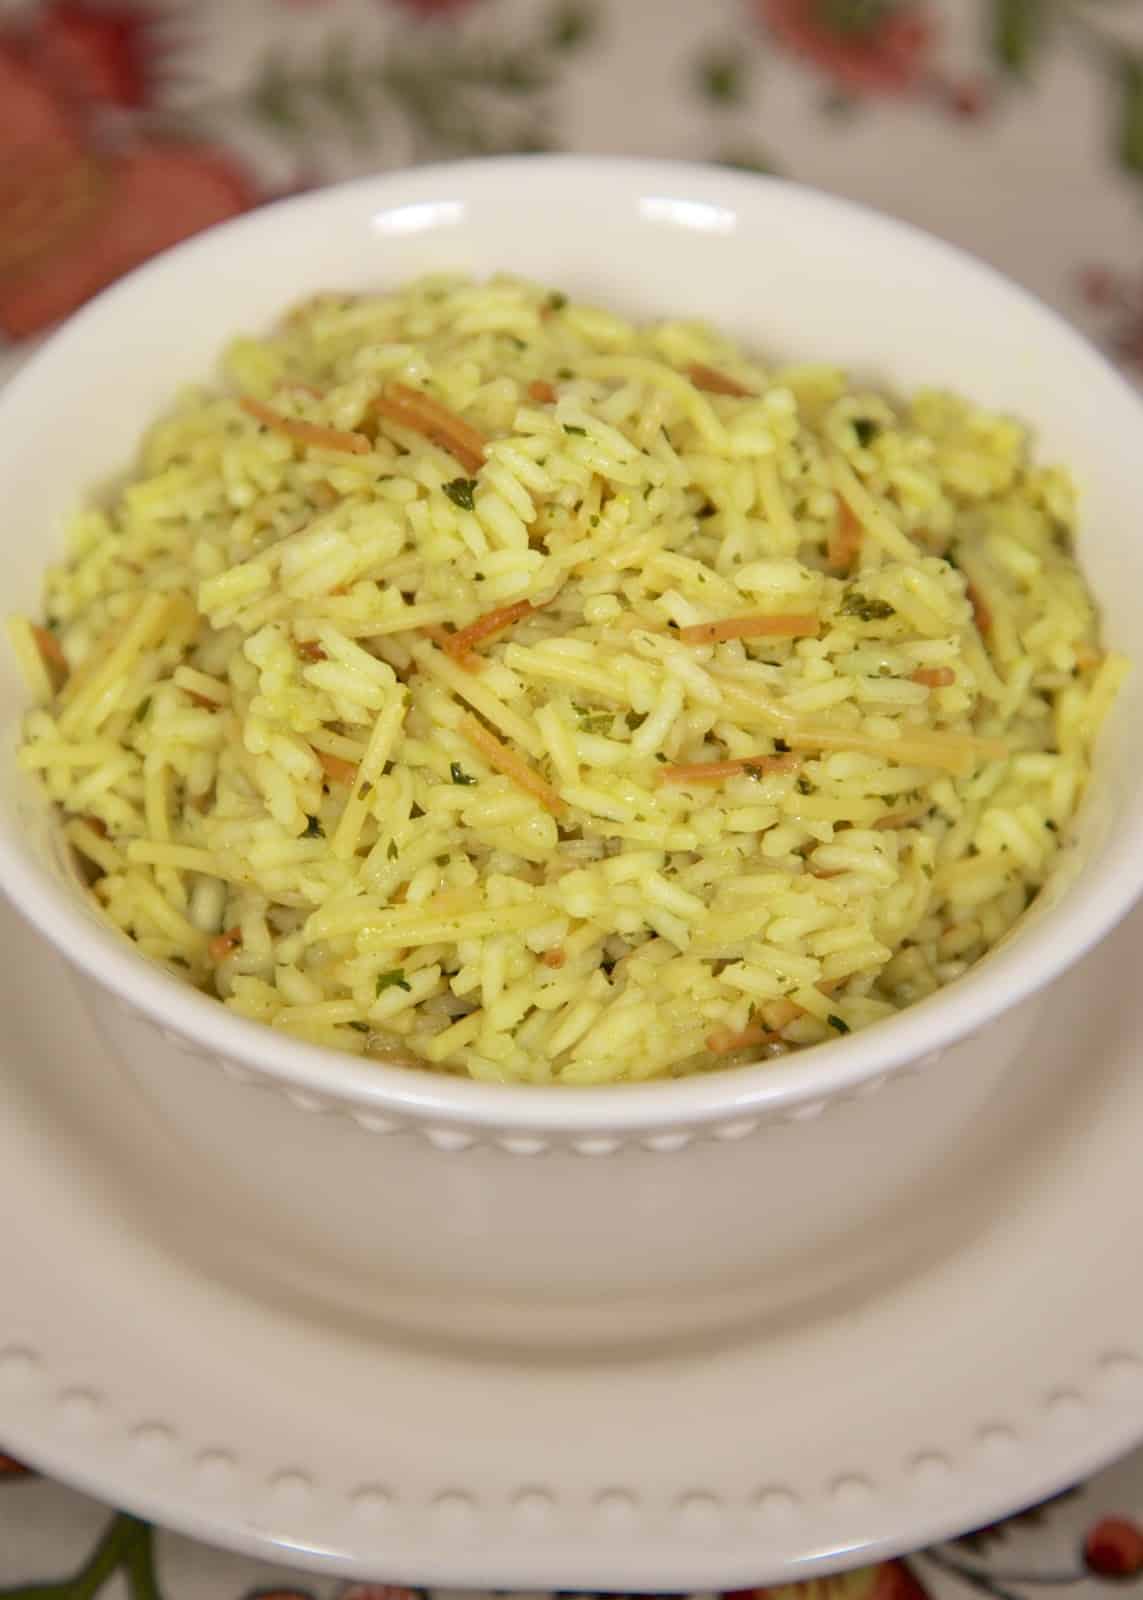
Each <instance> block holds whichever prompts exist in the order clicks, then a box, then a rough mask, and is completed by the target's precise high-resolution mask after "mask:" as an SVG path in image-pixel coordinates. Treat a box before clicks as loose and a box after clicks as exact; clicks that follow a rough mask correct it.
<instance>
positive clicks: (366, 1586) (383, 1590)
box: [337, 1583, 425, 1600]
mask: <svg viewBox="0 0 1143 1600" xmlns="http://www.w3.org/2000/svg"><path fill="white" fill-rule="evenodd" d="M337 1600H425V1591H424V1590H423V1589H402V1588H400V1587H395V1586H394V1585H393V1584H389V1583H347V1584H346V1586H345V1588H344V1589H341V1590H339V1591H338V1595H337Z"/></svg>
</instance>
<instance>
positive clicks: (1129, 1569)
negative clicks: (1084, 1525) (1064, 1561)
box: [1083, 1517, 1143, 1578]
mask: <svg viewBox="0 0 1143 1600" xmlns="http://www.w3.org/2000/svg"><path fill="white" fill-rule="evenodd" d="M1083 1559H1084V1565H1085V1566H1086V1567H1087V1569H1088V1571H1089V1572H1094V1573H1095V1574H1096V1576H1097V1577H1100V1578H1137V1577H1138V1576H1139V1575H1140V1573H1143V1532H1141V1531H1140V1530H1139V1528H1137V1527H1136V1525H1135V1523H1133V1522H1128V1520H1127V1519H1126V1517H1104V1519H1103V1521H1102V1522H1097V1523H1096V1525H1095V1527H1094V1528H1091V1529H1090V1530H1089V1531H1088V1534H1087V1537H1086V1538H1085V1539H1084V1542H1083Z"/></svg>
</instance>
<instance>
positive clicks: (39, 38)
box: [35, 0, 151, 106]
mask: <svg viewBox="0 0 1143 1600" xmlns="http://www.w3.org/2000/svg"><path fill="white" fill-rule="evenodd" d="M150 23H151V18H150V17H149V16H148V14H147V12H146V10H145V9H140V7H139V6H122V5H121V6H114V7H109V6H104V5H100V6H94V5H91V4H85V3H84V0H54V3H52V4H49V5H47V6H45V7H44V8H43V10H42V11H41V12H40V13H38V15H37V28H36V40H35V42H36V46H37V53H38V55H39V57H40V59H41V61H42V63H43V65H44V66H45V68H46V69H47V70H48V71H49V72H50V73H51V74H52V76H53V77H54V78H55V80H56V82H57V84H58V85H59V87H60V89H61V91H63V92H67V91H68V90H70V91H72V92H74V93H76V94H78V95H80V96H82V97H83V98H84V99H87V100H89V101H96V102H102V103H104V104H108V105H117V106H142V105H145V104H146V102H147V99H148V88H149V79H150V55H151V50H150V43H149V39H148V33H149V28H150Z"/></svg>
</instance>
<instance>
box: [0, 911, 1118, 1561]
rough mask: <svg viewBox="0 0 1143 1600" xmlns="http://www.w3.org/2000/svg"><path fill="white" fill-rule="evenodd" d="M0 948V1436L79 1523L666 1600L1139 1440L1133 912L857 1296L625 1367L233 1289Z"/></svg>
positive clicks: (129, 1117)
mask: <svg viewBox="0 0 1143 1600" xmlns="http://www.w3.org/2000/svg"><path fill="white" fill-rule="evenodd" d="M0 941H2V943H3V948H4V949H5V952H6V957H7V959H6V961H5V962H4V963H3V971H2V975H0V1015H3V1017H4V1020H5V1026H4V1037H3V1041H2V1043H0V1081H2V1082H3V1084H4V1110H3V1115H2V1117H0V1209H2V1213H3V1215H4V1217H5V1218H6V1219H7V1221H6V1225H5V1227H4V1228H3V1229H0V1284H2V1285H3V1289H2V1291H0V1435H2V1436H3V1439H4V1443H5V1445H6V1447H7V1448H9V1449H11V1450H13V1451H15V1452H16V1453H17V1454H20V1455H23V1456H25V1457H26V1458H28V1459H29V1460H31V1461H32V1462H34V1463H36V1464H38V1465H40V1466H42V1467H43V1468H45V1469H46V1470H48V1471H50V1472H52V1473H54V1474H56V1475H57V1476H59V1477H62V1478H65V1479H67V1480H70V1481H71V1482H73V1483H75V1484H77V1485H79V1486H81V1487H83V1488H85V1489H87V1490H89V1491H90V1492H92V1493H95V1494H97V1495H99V1496H101V1497H103V1498H105V1499H108V1500H113V1501H115V1502H117V1503H119V1504H121V1505H124V1506H126V1507H128V1508H130V1509H132V1510H135V1511H138V1512H140V1513H142V1514H145V1515H147V1516H150V1517H152V1518H154V1519H155V1520H157V1521H159V1522H162V1523H166V1524H169V1525H172V1526H174V1527H177V1528H180V1529H182V1530H184V1531H186V1532H188V1533H192V1534H194V1535H197V1536H198V1537H200V1538H203V1539H206V1540H211V1541H214V1542H216V1543H218V1544H222V1545H228V1546H232V1547H235V1548H241V1549H244V1550H247V1551H252V1552H258V1553H262V1554H273V1555H275V1556H277V1557H278V1558H280V1559H287V1560H289V1561H292V1562H295V1563H299V1564H302V1565H309V1566H313V1567H322V1568H325V1569H327V1570H330V1571H333V1570H336V1571H344V1572H349V1573H356V1574H367V1573H373V1574H377V1573H384V1574H385V1575H386V1577H387V1578H388V1579H389V1580H391V1581H397V1580H402V1581H414V1582H422V1583H437V1584H461V1583H463V1584H474V1585H475V1584H479V1585H482V1586H489V1587H492V1586H521V1587H532V1586H534V1587H539V1586H543V1587H549V1588H550V1587H558V1588H564V1589H568V1588H605V1587H609V1588H617V1589H626V1590H631V1589H637V1588H640V1587H651V1588H669V1589H674V1590H679V1589H684V1588H698V1587H705V1586H711V1587H729V1586H734V1585H741V1584H745V1583H749V1584H752V1585H754V1584H759V1583H762V1582H770V1581H774V1580H777V1579H780V1578H789V1577H791V1576H793V1575H797V1576H801V1577H804V1576H807V1575H808V1574H809V1573H810V1572H811V1571H818V1572H820V1571H825V1570H828V1569H830V1568H833V1567H837V1566H843V1565H847V1564H852V1563H853V1562H854V1561H856V1560H859V1559H864V1558H867V1557H872V1556H874V1555H880V1554H884V1553H888V1552H891V1551H896V1550H899V1549H902V1548H907V1547H915V1546H919V1545H921V1544H924V1543H927V1542H929V1541H931V1540H933V1539H935V1538H937V1537H940V1536H942V1535H945V1534H947V1533H950V1532H953V1531H957V1530H960V1529H963V1528H966V1527H968V1526H970V1525H972V1524H975V1523H979V1522H982V1521H985V1520H988V1519H991V1518H992V1517H994V1516H996V1515H998V1514H1000V1513H1002V1512H1004V1511H1007V1510H1010V1509H1012V1508H1013V1507H1015V1506H1017V1505H1018V1504H1021V1503H1024V1502H1027V1501H1030V1500H1032V1499H1034V1498H1036V1497H1039V1496H1041V1495H1044V1494H1046V1493H1049V1492H1051V1491H1053V1490H1055V1489H1057V1488H1059V1487H1061V1486H1063V1485H1064V1484H1065V1483H1066V1482H1068V1481H1070V1480H1072V1479H1075V1478H1078V1477H1080V1476H1082V1475H1084V1474H1086V1473H1088V1472H1090V1471H1092V1470H1094V1469H1095V1468H1096V1467H1097V1466H1098V1465H1100V1464H1102V1463H1103V1462H1104V1461H1106V1460H1107V1459H1110V1458H1111V1457H1112V1456H1114V1455H1115V1454H1116V1453H1118V1452H1120V1451H1123V1450H1125V1449H1127V1448H1128V1447H1129V1446H1130V1445H1132V1444H1133V1443H1134V1442H1135V1441H1136V1440H1138V1439H1139V1438H1140V1437H1143V1275H1141V1274H1139V1273H1138V1272H1137V1271H1136V1270H1135V1268H1134V1262H1135V1247H1136V1244H1137V1241H1138V1239H1139V1238H1140V1236H1141V1235H1143V1183H1141V1182H1140V1179H1139V1150H1138V1129H1139V1128H1140V1127H1141V1126H1143V1074H1140V1073H1139V1072H1138V1071H1137V1070H1136V1067H1137V1055H1138V1051H1137V1048H1136V1045H1135V1037H1136V1032H1137V1029H1138V1027H1139V1024H1140V1021H1141V1020H1143V985H1140V984H1139V983H1138V979H1137V974H1138V970H1139V958H1140V955H1141V954H1143V913H1137V914H1136V915H1135V917H1134V918H1133V920H1132V921H1131V922H1130V923H1129V924H1127V925H1126V927H1125V928H1124V929H1123V930H1121V931H1120V933H1118V934H1117V935H1115V936H1114V937H1113V939H1112V940H1111V941H1110V942H1109V944H1107V945H1105V946H1104V948H1103V950H1102V951H1101V952H1100V953H1098V954H1097V956H1096V957H1095V958H1094V959H1093V960H1092V961H1089V962H1088V964H1087V965H1086V966H1085V967H1083V968H1081V969H1080V970H1078V971H1077V972H1075V973H1074V974H1072V975H1071V976H1070V977H1068V978H1067V979H1066V980H1065V981H1064V982H1062V983H1061V984H1060V985H1059V986H1058V987H1057V989H1056V991H1055V993H1054V995H1053V997H1052V1000H1051V1003H1050V1006H1049V1010H1048V1013H1047V1016H1046V1018H1045V1020H1044V1021H1043V1023H1042V1024H1041V1026H1040V1027H1039V1030H1038V1031H1037V1033H1036V1034H1035V1035H1034V1039H1033V1046H1032V1048H1031V1049H1030V1050H1029V1051H1028V1054H1027V1058H1026V1060H1025V1063H1024V1065H1023V1067H1022V1068H1021V1070H1020V1074H1019V1075H1018V1081H1017V1080H1014V1081H1013V1082H1012V1084H1011V1086H1010V1089H1009V1090H1007V1091H1005V1093H1004V1095H1003V1097H1002V1100H1001V1101H1000V1102H999V1103H997V1104H996V1106H995V1108H994V1110H993V1112H992V1114H990V1115H989V1117H988V1118H987V1120H986V1122H985V1123H983V1124H982V1125H981V1127H980V1128H979V1129H978V1130H977V1133H976V1134H974V1136H973V1139H972V1141H971V1147H970V1148H966V1149H964V1150H963V1152H962V1156H961V1157H960V1158H959V1159H958V1162H957V1166H956V1169H955V1170H952V1169H949V1170H947V1171H945V1172H944V1173H942V1174H940V1175H938V1176H935V1178H934V1185H933V1188H932V1191H931V1192H930V1193H928V1194H926V1195H925V1196H923V1197H915V1198H914V1199H913V1201H912V1202H911V1204H910V1205H909V1207H908V1208H907V1211H905V1212H903V1213H902V1214H901V1215H900V1216H898V1217H896V1218H893V1219H888V1220H887V1221H886V1222H885V1224H884V1225H883V1226H884V1227H887V1228H893V1229H895V1230H897V1233H898V1234H899V1240H898V1243H899V1245H900V1249H899V1250H898V1252H897V1257H898V1265H897V1267H896V1268H895V1269H894V1271H893V1273H892V1274H891V1275H890V1276H889V1277H888V1278H886V1279H885V1280H884V1281H882V1282H881V1283H880V1284H879V1285H878V1286H877V1288H876V1290H875V1292H874V1291H870V1290H867V1291H866V1292H865V1293H864V1295H862V1296H858V1295H857V1294H856V1293H855V1292H854V1291H852V1290H848V1291H845V1292H844V1293H842V1294H834V1295H833V1296H832V1297H826V1298H823V1299H821V1300H820V1301H818V1302H817V1303H813V1302H811V1303H809V1304H805V1303H804V1302H803V1309H802V1310H801V1311H800V1312H799V1313H798V1314H797V1315H793V1314H791V1313H789V1312H788V1311H787V1312H786V1313H784V1314H783V1317H782V1318H778V1317H775V1318H773V1319H771V1321H770V1322H769V1323H768V1324H764V1325H761V1326H755V1327H754V1328H752V1329H751V1330H750V1331H749V1332H748V1333H746V1334H744V1335H743V1336H742V1337H741V1338H739V1339H738V1340H737V1341H736V1342H735V1343H733V1344H724V1345H721V1346H718V1347H715V1346H713V1345H709V1344H704V1345H691V1346H689V1347H672V1348H670V1349H669V1352H668V1353H667V1354H665V1355H664V1354H662V1353H661V1351H660V1353H659V1354H658V1355H656V1357H655V1358H654V1359H646V1360H637V1359H634V1358H632V1357H631V1356H629V1355H628V1356H626V1357H624V1358H622V1359H620V1358H618V1357H614V1356H613V1357H608V1356H607V1355H606V1354H605V1353H602V1352H601V1353H600V1354H599V1356H598V1358H597V1359H594V1360H589V1359H581V1360H576V1361H573V1360H562V1359H561V1360H559V1361H556V1360H554V1359H553V1358H552V1357H551V1356H548V1357H547V1358H543V1359H541V1357H540V1356H539V1355H538V1354H536V1353H530V1352H528V1351H527V1350H522V1351H521V1352H519V1353H518V1355H517V1356H516V1357H514V1358H513V1359H511V1360H509V1359H506V1358H504V1357H501V1358H499V1359H493V1358H491V1357H488V1356H483V1357H482V1356H480V1355H478V1354H476V1353H474V1352H472V1351H471V1350H466V1349H465V1347H464V1344H463V1339H462V1338H461V1337H458V1338H456V1339H454V1340H453V1341H452V1343H451V1346H450V1344H449V1342H448V1341H447V1340H445V1341H442V1344H441V1346H440V1347H439V1348H432V1349H426V1348H419V1349H418V1348H412V1347H411V1346H410V1345H409V1344H408V1343H402V1342H400V1341H399V1340H398V1339H396V1338H394V1337H389V1338H387V1337H386V1336H385V1334H384V1332H383V1330H381V1329H380V1328H379V1327H378V1326H377V1325H376V1324H371V1323H368V1322H364V1321H358V1322H351V1321H350V1319H349V1318H348V1316H346V1315H344V1314H342V1315H340V1316H339V1315H335V1314H334V1313H332V1312H329V1311H328V1310H327V1311H324V1312H323V1311H322V1310H321V1308H320V1307H319V1306H317V1305H316V1304H308V1305H303V1304H301V1303H300V1302H295V1303H291V1302H290V1299H289V1296H288V1295H287V1293H286V1291H284V1290H283V1291H281V1292H280V1293H279V1295H278V1296H277V1297H276V1298H275V1297H274V1296H273V1295H272V1294H271V1293H270V1292H269V1291H266V1290H264V1289H263V1290H259V1291H258V1292H255V1291H254V1290H252V1289H250V1288H244V1287H243V1285H241V1284H239V1283H235V1282H234V1281H233V1273H232V1274H231V1279H230V1281H228V1280H227V1276H226V1267H225V1250H224V1239H223V1238H222V1237H220V1230H221V1224H220V1222H219V1219H218V1218H217V1217H215V1216H213V1215H212V1211H211V1205H210V1196H209V1195H208V1194H206V1193H204V1195H203V1203H202V1210H201V1213H199V1214H197V1215H195V1216H193V1217H187V1216H185V1215H182V1216H172V1215H170V1214H169V1212H168V1211H167V1210H166V1209H165V1207H164V1203H163V1182H162V1180H163V1172H164V1169H165V1165H166V1163H167V1162H168V1161H169V1160H171V1159H174V1155H173V1152H172V1151H170V1150H169V1149H168V1148H167V1147H166V1145H165V1143H164V1140H163V1137H162V1135H161V1133H160V1132H159V1131H158V1130H157V1129H156V1128H155V1126H154V1125H153V1124H152V1123H151V1121H150V1119H149V1116H148V1113H147V1112H146V1111H145V1109H144V1107H143V1106H142V1104H141V1103H139V1102H138V1101H137V1100H136V1099H135V1097H134V1094H133V1091H132V1090H131V1088H130V1087H129V1084H128V1081H127V1080H126V1078H125V1077H123V1076H121V1075H120V1071H119V1068H118V1067H117V1066H116V1064H115V1063H114V1062H112V1061H109V1060H108V1059H107V1057H106V1055H105V1054H103V1052H102V1050H101V1047H100V1046H99V1045H98V1044H97V1043H96V1042H95V1040H94V1039H93V1037H92V1034H91V1029H90V1025H89V1024H88V1023H87V1022H86V1019H85V1017H84V1015H83V1014H82V1013H81V1011H80V1010H79V1008H78V1005H77V1003H76V1001H75V999H74V997H73V992H72V988H71V979H70V978H69V977H68V975H67V974H66V972H65V971H64V969H63V968H62V967H61V966H60V964H59V963H58V962H57V961H56V959H55V958H54V957H53V956H52V955H51V954H50V953H49V952H48V951H46V950H45V949H44V948H43V947H41V946H40V944H39V943H38V942H36V941H35V940H33V939H32V938H30V937H29V935H28V934H27V933H26V931H25V930H24V929H23V928H22V927H20V926H18V925H17V924H16V922H15V920H14V919H13V917H12V915H11V913H10V912H8V911H7V910H6V909H4V908H2V907H0ZM298 1182H299V1184H301V1185H304V1184H305V1182H306V1174H305V1172H299V1173H298ZM791 1203H792V1204H796V1203H797V1197H796V1196H791ZM757 1225H758V1226H759V1227H764V1226H765V1225H766V1219H765V1217H762V1216H760V1217H759V1218H758V1219H757ZM211 1263H216V1264H217V1265H216V1268H212V1265H211ZM442 1332H444V1333H446V1334H449V1333H451V1334H458V1335H459V1334H460V1333H461V1332H462V1330H442Z"/></svg>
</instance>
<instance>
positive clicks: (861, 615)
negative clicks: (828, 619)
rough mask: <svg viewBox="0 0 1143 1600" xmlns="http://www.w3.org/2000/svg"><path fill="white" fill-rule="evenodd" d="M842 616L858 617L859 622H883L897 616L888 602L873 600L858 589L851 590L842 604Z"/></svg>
mask: <svg viewBox="0 0 1143 1600" xmlns="http://www.w3.org/2000/svg"><path fill="white" fill-rule="evenodd" d="M841 614H842V616H843V617H856V618H857V619H858V621H859V622H883V621H884V620H885V618H886V617H894V616H896V615H897V613H896V611H895V610H894V609H893V607H892V606H891V605H890V604H889V602H888V600H872V599H870V597H869V596H868V595H866V594H860V593H859V592H858V591H857V590H856V589H851V590H850V591H849V593H848V594H847V595H846V596H845V599H844V600H843V601H842V602H841Z"/></svg>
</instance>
